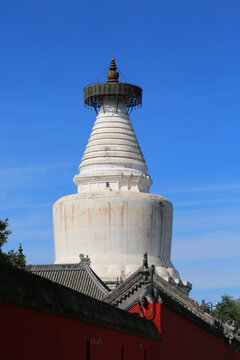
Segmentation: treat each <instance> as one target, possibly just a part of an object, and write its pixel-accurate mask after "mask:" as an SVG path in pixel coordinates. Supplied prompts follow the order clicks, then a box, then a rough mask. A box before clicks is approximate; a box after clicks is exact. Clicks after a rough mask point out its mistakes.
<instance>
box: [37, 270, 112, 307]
mask: <svg viewBox="0 0 240 360" xmlns="http://www.w3.org/2000/svg"><path fill="white" fill-rule="evenodd" d="M30 271H31V273H33V274H35V275H38V276H41V277H44V278H46V279H48V280H51V281H53V282H55V283H57V284H60V285H64V286H67V287H68V288H70V289H72V290H76V291H78V292H81V293H83V294H86V295H89V296H91V297H92V298H94V299H98V300H101V299H102V298H103V297H104V296H106V295H107V294H108V293H109V291H110V289H109V288H108V286H107V285H106V284H105V283H104V282H103V281H102V280H101V279H100V278H99V277H98V276H97V275H96V274H95V272H94V271H93V270H92V269H91V268H90V266H89V265H88V264H64V265H31V267H30Z"/></svg>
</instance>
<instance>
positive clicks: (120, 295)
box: [103, 266, 240, 351]
mask: <svg viewBox="0 0 240 360" xmlns="http://www.w3.org/2000/svg"><path fill="white" fill-rule="evenodd" d="M151 276H152V285H153V286H154V287H156V288H157V289H158V291H159V294H160V297H161V300H162V303H163V305H165V306H167V307H168V308H170V309H172V310H173V311H174V312H176V313H178V314H179V315H181V316H183V317H185V318H187V319H188V320H190V321H191V322H193V323H195V324H196V325H198V326H200V327H201V328H203V329H205V330H206V331H208V332H210V333H212V334H214V335H216V336H219V337H222V338H227V337H228V336H227V335H226V332H225V330H226V329H225V327H226V325H225V324H221V323H220V322H219V321H218V320H216V319H214V318H213V317H212V316H211V315H210V314H208V313H206V312H205V311H204V310H203V309H202V308H201V305H199V304H198V303H197V302H196V301H194V300H193V299H191V298H190V297H188V296H187V295H185V294H183V293H182V292H181V290H180V289H179V287H178V286H177V285H176V284H174V283H171V280H170V281H169V282H167V281H165V280H164V279H163V278H161V277H160V276H159V275H157V274H156V273H155V272H153V273H152V275H151V269H149V268H148V266H142V267H140V268H139V269H138V270H137V271H136V272H135V273H133V274H132V275H131V276H130V277H129V278H127V279H126V280H125V281H124V282H122V283H121V284H120V285H119V286H118V287H116V288H115V289H114V290H112V291H111V293H109V294H108V295H107V296H106V297H105V298H104V299H103V301H104V302H106V303H108V304H111V305H114V306H116V307H118V308H120V309H123V310H129V309H130V308H132V307H133V306H134V305H136V304H137V303H138V301H139V298H140V296H141V295H142V294H143V291H144V289H145V287H146V285H147V284H149V283H151ZM234 339H235V342H236V343H237V346H238V349H240V342H239V341H240V338H239V337H238V336H235V337H234ZM230 343H231V342H230ZM238 351H239V350H238Z"/></svg>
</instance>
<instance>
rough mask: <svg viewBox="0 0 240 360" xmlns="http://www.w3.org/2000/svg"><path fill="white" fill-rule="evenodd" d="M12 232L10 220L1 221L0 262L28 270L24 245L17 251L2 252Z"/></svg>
mask: <svg viewBox="0 0 240 360" xmlns="http://www.w3.org/2000/svg"><path fill="white" fill-rule="evenodd" d="M10 234H11V231H10V230H9V229H8V219H5V220H0V261H4V262H6V263H9V264H11V265H14V266H17V267H18V268H20V269H25V268H26V256H25V255H24V254H23V249H22V245H21V244H19V248H18V250H17V251H14V250H9V251H8V252H7V253H5V252H4V251H3V250H2V247H3V245H5V244H6V243H7V239H8V236H9V235H10Z"/></svg>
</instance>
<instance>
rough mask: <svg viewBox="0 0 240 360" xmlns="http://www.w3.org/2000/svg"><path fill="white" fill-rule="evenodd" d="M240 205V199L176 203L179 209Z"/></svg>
mask: <svg viewBox="0 0 240 360" xmlns="http://www.w3.org/2000/svg"><path fill="white" fill-rule="evenodd" d="M233 203H240V198H235V197H234V198H220V199H211V200H196V201H183V202H175V203H174V206H178V207H190V206H204V205H206V206H209V205H219V204H223V205H224V204H233Z"/></svg>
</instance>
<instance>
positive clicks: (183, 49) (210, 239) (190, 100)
mask: <svg viewBox="0 0 240 360" xmlns="http://www.w3.org/2000/svg"><path fill="white" fill-rule="evenodd" d="M239 13H240V3H239V2H238V1H231V0H227V1H220V0H218V1H214V0H213V1H206V0H202V1H177V0H169V1H149V2H147V3H146V2H145V1H121V2H112V1H102V2H99V1H91V3H90V2H86V1H84V2H80V1H72V0H68V1H44V0H43V1H32V0H31V1H21V2H19V1H11V0H9V1H5V2H2V3H1V6H0V44H1V45H0V46H1V53H0V79H1V81H0V120H1V135H2V136H1V142H0V218H1V219H3V218H6V217H8V218H9V220H10V224H11V229H12V235H11V236H10V237H9V242H8V245H7V246H6V250H7V249H8V248H17V247H18V244H19V242H21V243H22V245H23V248H24V251H25V253H26V254H27V259H28V262H29V263H51V262H53V261H54V247H53V231H52V210H51V207H52V205H53V203H54V202H55V201H56V200H57V199H58V198H59V197H61V196H64V195H67V194H71V193H75V192H76V186H75V185H74V184H73V182H72V179H73V176H74V175H75V174H76V173H77V172H78V171H77V167H78V165H79V163H80V160H81V157H82V154H83V151H84V148H85V146H86V143H87V140H88V136H89V134H90V131H91V128H92V126H93V123H94V120H95V113H94V112H93V111H89V110H87V109H85V108H84V106H83V91H82V90H83V87H84V86H86V85H88V84H89V83H92V82H94V81H95V80H96V79H98V78H99V75H101V74H102V73H103V72H104V71H105V70H106V68H107V66H108V65H109V62H110V59H111V56H112V55H114V56H115V57H116V61H117V65H119V69H120V71H121V73H122V74H123V75H124V78H122V80H123V81H125V79H126V80H127V81H128V82H133V83H135V84H137V85H140V86H142V87H143V107H142V109H141V110H138V111H133V113H132V117H131V118H132V123H133V126H134V129H135V132H136V134H137V137H138V140H139V143H140V146H141V148H142V151H143V154H144V156H145V159H146V161H147V165H148V167H149V173H150V175H151V177H152V179H153V181H154V184H153V186H152V189H151V192H153V193H157V194H161V195H164V196H166V197H167V198H168V199H169V200H171V201H172V203H173V205H174V230H173V245H172V259H173V262H174V264H175V266H176V268H177V269H178V270H179V271H180V273H181V276H182V278H183V279H187V280H188V281H190V282H192V284H193V291H192V297H195V298H196V299H197V300H201V299H202V298H205V299H206V300H211V301H212V302H216V301H217V300H219V298H220V296H221V295H222V294H224V293H229V294H232V295H233V296H235V297H237V296H239V295H240V221H239V218H240V177H239V175H240V170H239V134H240V126H239V121H240V92H239V75H240V66H239V63H240V50H239V35H240V22H239V15H240V14H239ZM99 79H100V80H103V81H104V77H101V76H100V78H99Z"/></svg>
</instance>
